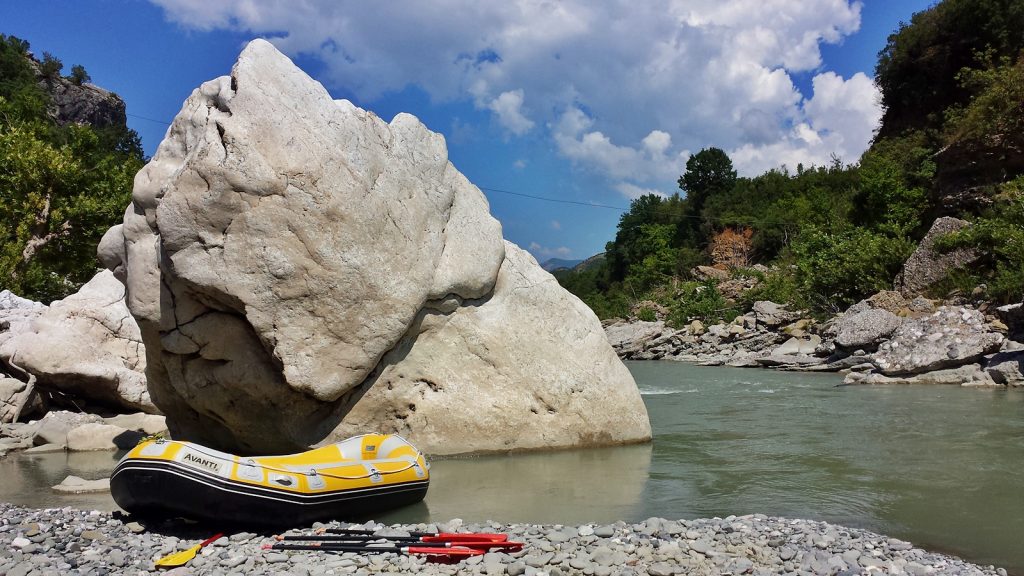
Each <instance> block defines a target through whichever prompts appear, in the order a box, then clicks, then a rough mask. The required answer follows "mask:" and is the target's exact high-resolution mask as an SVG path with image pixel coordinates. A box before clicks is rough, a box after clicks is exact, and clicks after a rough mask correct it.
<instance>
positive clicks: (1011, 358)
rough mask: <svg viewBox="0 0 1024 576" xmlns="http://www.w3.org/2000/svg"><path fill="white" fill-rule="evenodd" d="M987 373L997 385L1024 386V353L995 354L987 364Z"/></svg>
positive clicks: (1018, 351)
mask: <svg viewBox="0 0 1024 576" xmlns="http://www.w3.org/2000/svg"><path fill="white" fill-rule="evenodd" d="M985 372H987V373H988V375H989V376H990V377H991V378H992V380H993V381H994V382H995V383H996V384H1003V385H1005V386H1024V351H1020V350H1017V351H1014V352H1000V353H998V354H995V355H994V356H992V357H991V358H989V360H988V362H987V363H986V365H985Z"/></svg>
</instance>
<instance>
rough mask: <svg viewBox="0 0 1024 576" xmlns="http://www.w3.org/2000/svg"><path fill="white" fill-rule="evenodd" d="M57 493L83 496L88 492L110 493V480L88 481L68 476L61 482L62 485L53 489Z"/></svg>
mask: <svg viewBox="0 0 1024 576" xmlns="http://www.w3.org/2000/svg"><path fill="white" fill-rule="evenodd" d="M53 490H54V491H55V492H63V493H65V494H83V493H86V492H109V491H110V478H100V479H99V480H86V479H85V478H80V477H78V476H68V477H67V478H64V479H63V480H61V482H60V484H57V485H56V486H54V487H53Z"/></svg>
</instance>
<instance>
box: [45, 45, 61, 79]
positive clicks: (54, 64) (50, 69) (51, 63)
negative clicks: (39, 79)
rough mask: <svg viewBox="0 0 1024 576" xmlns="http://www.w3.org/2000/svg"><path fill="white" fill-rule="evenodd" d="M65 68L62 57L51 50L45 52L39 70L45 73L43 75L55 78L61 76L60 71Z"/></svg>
mask: <svg viewBox="0 0 1024 576" xmlns="http://www.w3.org/2000/svg"><path fill="white" fill-rule="evenodd" d="M63 69H64V63H63V62H61V61H60V59H58V58H57V57H56V56H54V55H53V54H50V53H49V52H43V61H42V63H41V64H40V65H39V71H40V72H42V73H43V77H45V78H49V79H51V80H52V79H55V78H57V77H58V76H60V71H61V70H63Z"/></svg>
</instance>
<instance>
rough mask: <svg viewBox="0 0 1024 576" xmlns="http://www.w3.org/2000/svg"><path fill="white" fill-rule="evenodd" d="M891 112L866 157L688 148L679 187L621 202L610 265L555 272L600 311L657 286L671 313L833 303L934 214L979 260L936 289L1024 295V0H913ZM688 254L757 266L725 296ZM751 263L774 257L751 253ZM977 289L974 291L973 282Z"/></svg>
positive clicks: (721, 313) (899, 38) (895, 268)
mask: <svg viewBox="0 0 1024 576" xmlns="http://www.w3.org/2000/svg"><path fill="white" fill-rule="evenodd" d="M876 81H877V83H878V86H879V88H880V90H881V93H882V104H883V106H884V115H883V118H882V123H881V126H880V127H879V129H878V132H877V134H876V137H875V139H874V141H873V143H872V145H871V147H870V148H869V149H868V150H867V151H866V152H865V153H864V155H863V156H862V157H861V158H860V160H859V162H858V163H856V164H851V165H844V164H843V162H842V161H841V160H840V159H834V161H833V162H832V163H831V165H829V166H815V167H810V168H805V167H804V166H802V165H799V166H797V167H796V169H795V172H794V171H791V170H790V169H787V168H786V167H781V168H779V169H776V170H771V171H769V172H766V173H764V174H761V175H759V176H756V177H753V178H742V177H740V178H738V177H736V173H735V171H734V170H733V167H732V162H731V161H730V159H729V158H728V156H727V155H726V153H725V152H723V151H722V150H719V149H717V148H708V149H705V150H702V151H700V152H699V153H697V154H695V155H694V156H692V157H691V158H690V160H689V161H688V162H687V164H686V169H685V171H684V173H683V174H682V176H681V177H680V179H679V186H680V189H681V192H682V194H680V193H677V194H675V195H673V196H671V197H668V198H662V197H658V196H654V195H648V196H644V197H641V198H638V199H637V200H634V201H633V203H632V205H631V208H630V210H629V212H627V213H625V214H623V215H622V217H621V219H620V222H619V226H618V232H617V234H616V236H615V239H614V240H613V241H611V242H609V243H608V245H607V247H606V254H607V261H606V265H605V266H603V267H598V268H590V269H587V270H584V271H573V272H562V273H559V274H558V277H559V280H560V281H561V282H562V284H563V285H564V286H565V287H566V288H568V289H569V290H571V291H573V292H574V293H576V294H577V295H578V296H580V297H581V298H582V299H583V300H584V301H585V302H587V303H588V304H589V305H590V306H591V307H592V308H593V309H594V310H595V311H596V312H597V313H598V315H599V316H601V317H609V316H624V315H626V314H628V313H629V310H630V307H631V306H632V305H634V304H635V303H637V302H640V301H643V300H651V301H654V302H659V303H660V304H662V305H665V306H667V307H668V308H669V309H670V310H671V311H672V314H671V317H672V319H673V320H675V321H676V323H680V322H684V321H686V320H687V319H688V318H691V317H700V318H705V319H721V318H728V317H729V316H731V315H735V314H736V313H738V311H739V310H740V309H741V308H743V307H744V305H745V304H749V303H750V302H752V301H753V300H755V299H771V300H774V301H777V302H784V303H790V304H794V305H796V306H798V307H801V308H810V309H812V310H816V311H819V312H831V311H836V310H839V309H842V308H845V307H846V306H848V305H850V304H852V303H854V302H856V301H858V300H860V299H862V298H864V297H866V296H869V295H871V294H872V293H875V292H877V291H879V290H883V289H890V288H892V285H893V279H894V278H895V276H896V274H897V273H898V272H899V270H900V268H901V266H902V264H903V262H904V261H905V259H906V258H907V257H908V256H909V255H910V253H911V252H912V251H913V250H914V248H915V246H916V245H917V243H918V241H920V239H921V238H922V237H923V236H924V234H925V233H926V232H927V231H928V228H929V227H930V225H931V223H932V221H934V219H935V218H936V217H939V216H956V217H959V218H963V219H966V220H969V221H971V222H972V223H973V226H971V227H969V228H967V229H965V230H964V231H962V232H960V233H957V234H953V235H950V236H949V237H947V238H944V239H943V240H942V242H940V243H939V246H940V248H943V249H954V248H957V247H973V248H976V249H978V250H979V251H980V252H981V253H982V258H981V260H980V262H979V263H977V264H975V265H974V266H972V267H971V268H970V269H964V270H958V271H955V272H954V274H952V276H951V278H950V280H949V281H947V282H945V283H942V284H941V285H938V286H935V287H934V292H933V293H931V294H929V295H931V296H937V297H942V296H945V295H947V294H948V293H949V292H950V291H953V290H960V291H962V292H965V293H970V292H971V291H972V290H973V289H974V288H975V287H978V286H980V285H984V286H985V290H984V292H983V297H985V298H987V299H989V300H993V301H997V302H1011V301H1020V300H1021V298H1022V295H1024V193H1022V191H1024V176H1022V175H1024V5H1022V4H1021V3H1019V2H1014V1H1012V0H982V1H978V0H944V1H942V2H940V3H938V4H937V5H935V6H933V7H932V8H930V9H928V10H926V11H923V12H920V13H918V14H915V15H914V17H913V18H912V20H911V22H910V23H908V24H904V25H901V27H900V28H899V30H897V31H896V32H895V33H893V34H892V35H891V36H890V37H889V41H888V44H887V45H886V47H885V48H884V49H883V50H882V51H881V52H880V53H879V59H878V65H877V67H876ZM697 265H709V266H710V265H714V266H716V267H717V268H720V269H723V270H732V274H733V276H734V277H737V276H738V277H743V276H754V277H756V280H757V283H756V284H757V286H756V287H755V288H753V289H748V290H746V291H744V292H742V293H741V294H739V295H731V296H733V297H732V298H729V299H726V298H724V297H723V295H722V294H721V292H722V290H721V288H722V286H721V284H720V283H719V281H716V280H714V279H709V278H707V277H706V275H704V274H698V275H697V277H695V275H694V274H693V272H692V271H693V270H694V267H695V266H697ZM754 265H767V267H764V266H756V268H755V269H751V266H754ZM976 293H977V292H976Z"/></svg>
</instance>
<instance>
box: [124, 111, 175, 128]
mask: <svg viewBox="0 0 1024 576" xmlns="http://www.w3.org/2000/svg"><path fill="white" fill-rule="evenodd" d="M125 116H131V117H132V118H138V119H139V120H147V121H149V122H156V123H157V124H163V125H164V126H170V125H171V123H170V122H164V121H163V120H156V119H153V118H146V117H145V116H139V115H138V114H129V113H127V112H125Z"/></svg>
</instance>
